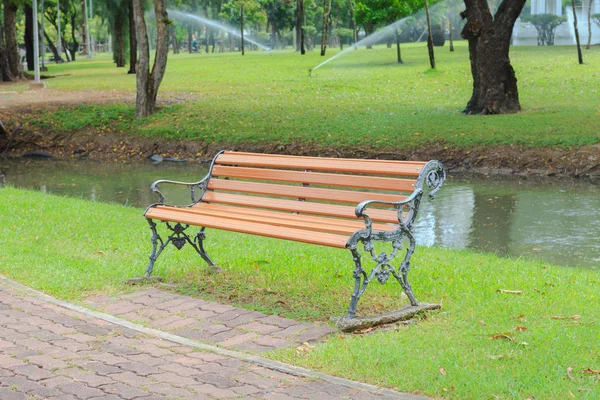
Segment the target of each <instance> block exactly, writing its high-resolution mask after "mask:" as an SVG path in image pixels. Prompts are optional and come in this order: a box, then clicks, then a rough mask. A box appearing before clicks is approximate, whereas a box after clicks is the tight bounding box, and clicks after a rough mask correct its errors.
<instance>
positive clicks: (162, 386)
mask: <svg viewBox="0 0 600 400" xmlns="http://www.w3.org/2000/svg"><path fill="white" fill-rule="evenodd" d="M148 391H150V392H151V393H158V394H162V395H165V396H169V397H178V396H180V397H184V396H187V395H190V394H192V393H191V392H190V391H189V390H186V389H182V388H178V387H174V386H172V385H170V384H168V383H155V384H154V385H150V386H148Z"/></svg>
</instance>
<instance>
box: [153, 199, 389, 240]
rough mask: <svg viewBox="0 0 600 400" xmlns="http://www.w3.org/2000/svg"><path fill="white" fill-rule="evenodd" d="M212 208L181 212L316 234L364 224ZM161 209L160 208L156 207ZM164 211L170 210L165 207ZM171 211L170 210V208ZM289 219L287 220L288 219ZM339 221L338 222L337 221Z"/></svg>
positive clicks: (344, 231)
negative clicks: (348, 223) (346, 223)
mask: <svg viewBox="0 0 600 400" xmlns="http://www.w3.org/2000/svg"><path fill="white" fill-rule="evenodd" d="M211 205H212V206H214V205H213V204H207V203H204V204H199V207H193V208H183V209H180V211H181V212H189V213H192V214H197V215H208V216H214V217H222V218H230V219H234V220H239V221H250V222H257V223H261V224H268V225H274V226H281V227H289V228H301V229H308V230H312V231H317V232H328V233H336V234H343V235H351V234H352V233H354V232H356V231H357V230H360V229H364V227H365V226H364V224H363V223H359V224H357V225H355V226H349V225H342V224H336V223H331V222H332V221H335V220H332V219H328V218H323V217H320V218H319V217H316V218H314V219H309V218H307V217H308V216H305V215H299V214H284V213H281V212H274V211H267V212H265V213H263V214H262V215H257V214H255V213H252V211H253V210H252V209H248V208H241V207H228V208H225V207H206V206H211ZM157 208H159V209H162V208H163V207H162V206H157ZM165 209H170V208H168V207H166V208H165ZM171 209H172V208H171ZM288 217H289V218H288ZM338 221H339V220H338ZM397 228H398V225H384V224H373V229H375V230H380V231H392V230H394V229H397Z"/></svg>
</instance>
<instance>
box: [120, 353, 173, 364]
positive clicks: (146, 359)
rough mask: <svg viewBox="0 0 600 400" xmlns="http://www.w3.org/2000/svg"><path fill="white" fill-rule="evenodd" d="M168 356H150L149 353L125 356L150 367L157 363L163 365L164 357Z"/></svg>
mask: <svg viewBox="0 0 600 400" xmlns="http://www.w3.org/2000/svg"><path fill="white" fill-rule="evenodd" d="M167 357H169V356H165V357H162V358H159V357H152V356H151V355H149V354H145V353H142V354H133V355H130V356H127V359H128V360H130V361H133V362H136V363H141V364H144V365H149V366H151V367H155V366H157V365H164V364H165V359H166V358H167Z"/></svg>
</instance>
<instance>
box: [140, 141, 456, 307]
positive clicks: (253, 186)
mask: <svg viewBox="0 0 600 400" xmlns="http://www.w3.org/2000/svg"><path fill="white" fill-rule="evenodd" d="M445 178H446V172H445V170H444V167H443V166H442V164H441V163H440V162H439V161H429V162H418V161H387V160H362V159H344V158H322V157H298V156H287V155H273V154H255V153H242V152H230V151H221V152H220V153H218V154H217V155H216V156H215V158H214V159H213V160H212V163H211V165H210V170H209V172H208V174H207V175H206V177H204V179H202V180H201V181H199V182H193V183H186V182H175V181H168V180H158V181H156V182H154V183H153V184H152V186H151V189H152V190H153V191H154V192H156V193H157V194H158V195H159V197H160V200H159V203H157V204H154V205H151V206H150V207H148V209H147V210H146V212H145V214H144V216H145V217H146V219H147V221H148V223H149V224H150V229H151V230H152V254H151V255H150V263H149V264H148V268H147V271H146V277H150V274H151V273H152V269H153V268H154V263H155V262H156V259H157V258H158V256H159V255H160V254H161V252H162V251H163V249H164V248H165V247H166V246H167V245H168V244H169V243H173V245H175V247H176V248H177V249H181V248H182V247H183V246H184V245H185V244H186V243H188V244H189V245H191V246H192V247H193V248H194V249H195V250H196V251H197V252H198V254H199V255H200V256H201V257H202V258H203V259H204V261H206V262H207V263H208V265H209V266H211V267H215V266H214V264H213V262H212V260H211V259H210V258H209V256H208V254H207V253H206V251H205V249H204V246H203V242H204V240H205V229H206V228H215V229H222V230H226V231H233V232H241V233H246V234H251V235H258V236H266V237H271V238H279V239H285V240H292V241H297V242H304V243H311V244H315V245H321V246H328V247H335V248H340V249H348V250H350V252H351V253H352V257H353V260H354V272H353V277H354V283H355V284H354V292H353V294H352V298H351V301H350V308H349V312H348V317H347V318H353V317H354V315H355V313H356V305H357V303H358V300H359V298H360V296H361V295H362V294H363V292H364V290H365V289H366V287H367V285H368V284H369V282H371V280H372V279H373V278H377V280H378V281H379V282H380V283H382V284H383V283H385V282H386V281H387V279H388V278H389V276H390V275H392V276H393V277H394V278H396V279H397V280H398V282H399V283H400V285H401V286H402V288H403V290H404V292H405V293H406V295H407V296H408V298H409V300H410V303H411V305H413V306H416V305H418V302H417V299H416V298H415V296H414V294H413V291H412V289H411V287H410V284H409V282H408V271H409V268H410V257H411V255H412V254H413V251H414V248H415V239H414V237H413V233H412V225H413V222H414V220H415V217H416V215H417V210H418V208H419V202H420V200H421V197H422V195H423V190H424V186H425V185H426V186H427V187H428V188H429V190H430V192H429V195H430V196H431V197H433V194H434V193H435V192H436V191H438V190H439V189H440V188H441V186H442V184H443V182H444V180H445ZM162 184H176V185H185V186H187V187H188V188H189V190H190V194H191V200H192V203H191V204H190V205H188V206H174V205H168V204H166V203H165V197H164V196H163V194H162V193H161V192H160V191H159V185H162ZM155 220H158V221H162V222H164V223H165V225H166V228H167V229H168V230H167V232H169V236H168V238H167V239H166V240H163V239H162V238H161V236H160V235H159V234H158V231H157V226H156V223H155V222H154V221H155ZM190 226H197V227H200V230H199V232H197V233H196V234H195V235H193V236H191V235H188V234H187V232H186V230H187V229H188V228H189V227H190ZM403 237H404V238H407V239H408V246H407V249H406V253H405V255H404V257H403V258H402V260H401V262H400V263H399V265H398V266H397V267H393V266H392V264H391V263H392V260H393V259H394V258H395V257H396V255H397V253H398V251H399V250H400V249H402V247H403V245H402V239H403ZM377 241H381V242H387V243H390V244H391V249H390V251H388V252H382V253H380V254H376V252H375V250H374V242H377ZM359 243H362V244H363V247H364V250H365V252H366V253H368V254H369V255H370V256H371V258H372V259H373V261H374V263H375V266H374V267H373V268H371V269H370V271H369V272H367V270H366V269H365V268H364V267H363V265H362V264H363V263H362V262H361V254H360V253H359V250H358V247H359V246H358V244H359Z"/></svg>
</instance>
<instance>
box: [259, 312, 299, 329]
mask: <svg viewBox="0 0 600 400" xmlns="http://www.w3.org/2000/svg"><path fill="white" fill-rule="evenodd" d="M259 322H260V323H262V324H269V325H276V326H278V327H280V328H287V327H289V326H292V325H298V322H297V321H294V320H293V319H288V318H281V317H279V316H277V315H269V316H267V317H265V318H261V319H260V321H259Z"/></svg>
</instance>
